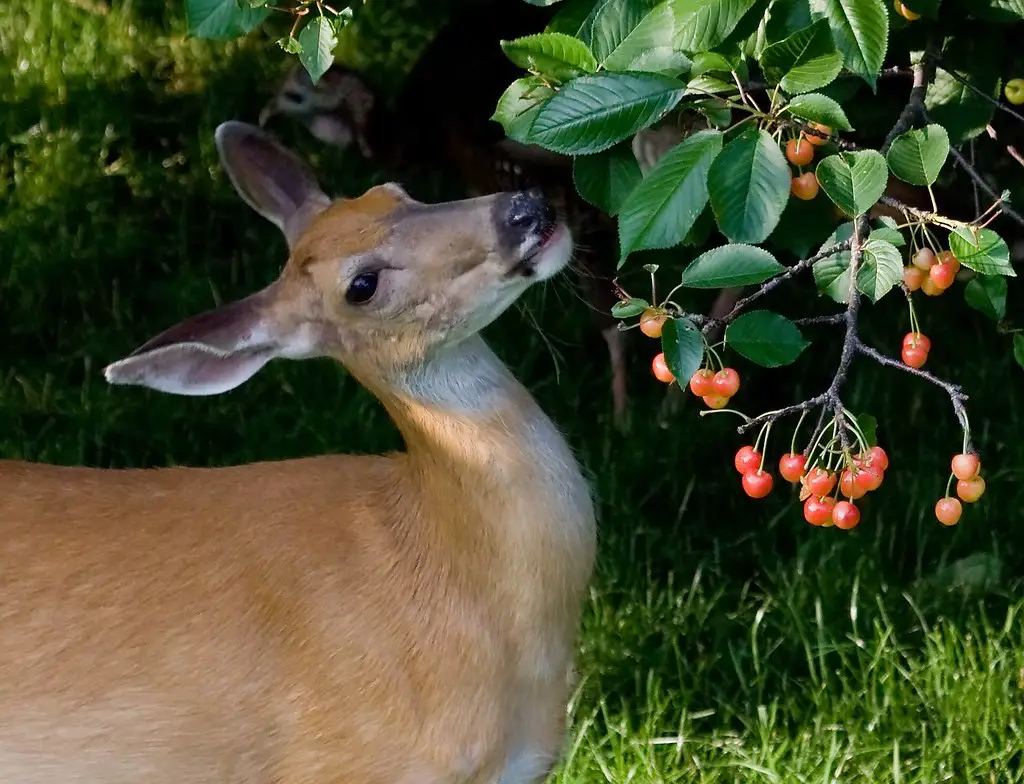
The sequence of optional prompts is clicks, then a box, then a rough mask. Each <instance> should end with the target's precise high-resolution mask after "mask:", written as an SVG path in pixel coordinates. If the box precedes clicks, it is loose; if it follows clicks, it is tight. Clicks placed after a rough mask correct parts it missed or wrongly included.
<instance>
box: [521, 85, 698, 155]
mask: <svg viewBox="0 0 1024 784" xmlns="http://www.w3.org/2000/svg"><path fill="white" fill-rule="evenodd" d="M683 89H684V88H683V84H682V83H681V82H679V81H678V80H676V79H672V78H670V77H668V76H662V75H660V74H651V73H628V74H624V73H599V74H593V75H590V76H580V77H579V78H577V79H573V80H572V81H571V82H567V83H566V84H565V86H564V87H562V89H561V90H559V91H558V92H557V93H555V94H554V95H553V96H552V97H551V99H550V100H549V101H547V102H545V103H544V104H542V105H541V107H540V111H538V112H537V116H536V118H535V119H534V121H533V127H532V128H531V129H530V135H529V141H530V142H532V143H533V144H537V145H539V146H540V147H544V148H546V149H549V150H552V151H554V152H560V153H564V154H566V155H589V154H592V153H595V152H601V151H602V150H607V149H608V148H609V147H613V146H614V145H615V144H617V143H618V142H620V141H622V140H623V139H625V138H627V137H630V136H632V135H633V134H635V133H637V132H638V131H641V130H643V129H644V128H646V127H647V126H649V125H650V124H651V123H654V122H657V121H658V120H659V119H661V118H662V117H663V116H664V115H665V114H666V113H667V112H668V111H669V110H670V109H672V108H673V107H674V106H675V105H676V104H677V103H679V99H680V98H682V96H683Z"/></svg>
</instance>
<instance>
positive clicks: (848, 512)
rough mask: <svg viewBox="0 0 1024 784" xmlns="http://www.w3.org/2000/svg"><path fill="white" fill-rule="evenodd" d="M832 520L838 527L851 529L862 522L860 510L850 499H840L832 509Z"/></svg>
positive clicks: (846, 529) (845, 529)
mask: <svg viewBox="0 0 1024 784" xmlns="http://www.w3.org/2000/svg"><path fill="white" fill-rule="evenodd" d="M832 522H833V523H835V524H836V528H840V529H842V530H844V531H849V530H850V529H851V528H856V527H857V523H859V522H860V510H859V509H858V508H857V507H856V506H854V505H853V504H851V503H850V502H849V501H840V502H839V503H837V504H836V505H835V507H834V508H833V509H832Z"/></svg>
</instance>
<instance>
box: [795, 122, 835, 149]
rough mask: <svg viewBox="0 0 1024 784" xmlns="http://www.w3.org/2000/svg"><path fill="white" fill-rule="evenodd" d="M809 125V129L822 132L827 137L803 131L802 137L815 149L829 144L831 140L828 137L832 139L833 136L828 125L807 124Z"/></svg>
mask: <svg viewBox="0 0 1024 784" xmlns="http://www.w3.org/2000/svg"><path fill="white" fill-rule="evenodd" d="M807 125H808V127H810V128H814V129H815V130H816V131H820V132H821V133H823V134H825V136H818V135H817V134H814V133H807V132H806V131H801V135H802V136H803V137H804V138H805V139H806V140H807V141H809V142H810V143H811V144H813V145H814V146H815V147H821V146H822V145H823V144H828V142H829V140H828V138H826V137H830V136H831V135H832V129H831V128H829V127H828V126H827V125H822V124H821V123H816V122H809V123H807Z"/></svg>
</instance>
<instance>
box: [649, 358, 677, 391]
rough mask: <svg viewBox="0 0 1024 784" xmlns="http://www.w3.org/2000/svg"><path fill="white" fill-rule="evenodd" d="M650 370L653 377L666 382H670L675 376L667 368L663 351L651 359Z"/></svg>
mask: <svg viewBox="0 0 1024 784" xmlns="http://www.w3.org/2000/svg"><path fill="white" fill-rule="evenodd" d="M651 372H652V373H654V377H655V378H656V379H658V381H663V382H664V383H666V384H671V383H672V382H673V381H675V380H676V377H675V376H673V375H672V371H671V370H669V369H668V364H667V363H666V362H665V354H664V352H662V353H660V354H657V355H656V356H655V357H654V359H653V360H651Z"/></svg>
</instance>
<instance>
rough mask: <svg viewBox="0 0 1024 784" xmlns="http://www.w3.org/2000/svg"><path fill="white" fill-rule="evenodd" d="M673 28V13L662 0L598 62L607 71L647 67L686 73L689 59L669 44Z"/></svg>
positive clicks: (671, 39) (664, 72)
mask: <svg viewBox="0 0 1024 784" xmlns="http://www.w3.org/2000/svg"><path fill="white" fill-rule="evenodd" d="M633 5H636V3H633ZM675 29H676V19H675V13H674V11H673V10H672V5H671V3H669V2H667V0H666V2H662V3H660V4H659V5H657V6H656V7H655V8H653V9H652V10H651V11H650V13H648V14H647V15H646V16H644V17H643V18H642V19H641V20H640V21H639V23H638V24H637V25H636V26H635V27H633V28H632V29H631V30H629V32H628V33H626V35H625V37H623V38H622V39H621V40H618V42H617V43H616V44H615V46H614V48H612V49H611V51H609V52H608V54H607V56H606V57H604V59H603V60H602V61H601V66H602V67H603V68H606V69H607V70H609V71H649V72H652V73H661V74H665V75H667V76H678V75H679V74H682V73H686V72H688V71H689V70H690V65H691V64H690V59H689V58H688V57H687V56H686V55H685V54H683V52H681V51H679V50H678V49H676V48H675V47H674V46H673V38H674V37H675Z"/></svg>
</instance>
